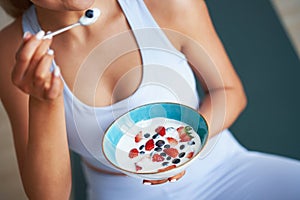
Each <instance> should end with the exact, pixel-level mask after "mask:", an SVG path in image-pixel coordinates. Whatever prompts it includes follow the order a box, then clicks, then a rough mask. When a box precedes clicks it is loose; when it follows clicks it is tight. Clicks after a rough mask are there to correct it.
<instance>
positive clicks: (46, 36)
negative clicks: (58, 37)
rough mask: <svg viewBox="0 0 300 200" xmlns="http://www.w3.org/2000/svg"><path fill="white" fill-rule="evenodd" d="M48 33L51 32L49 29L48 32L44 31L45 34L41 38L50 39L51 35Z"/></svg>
mask: <svg viewBox="0 0 300 200" xmlns="http://www.w3.org/2000/svg"><path fill="white" fill-rule="evenodd" d="M50 33H51V31H48V32H47V33H46V35H45V36H44V37H43V39H44V40H46V39H49V40H51V39H52V38H53V36H52V35H50Z"/></svg>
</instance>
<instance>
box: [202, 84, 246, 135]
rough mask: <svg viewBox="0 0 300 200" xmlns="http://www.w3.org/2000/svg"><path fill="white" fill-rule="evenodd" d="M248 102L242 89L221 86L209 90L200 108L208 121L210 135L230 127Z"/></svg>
mask: <svg viewBox="0 0 300 200" xmlns="http://www.w3.org/2000/svg"><path fill="white" fill-rule="evenodd" d="M246 104H247V99H246V96H245V94H244V92H243V90H242V89H237V88H220V89H215V90H211V91H209V92H208V93H207V95H206V96H205V97H204V99H203V101H202V103H201V105H200V108H199V112H200V113H201V115H202V116H203V117H204V118H205V119H206V121H207V123H208V127H209V137H210V138H211V137H213V136H215V135H217V134H218V133H220V132H221V131H222V130H224V129H226V128H229V127H230V126H231V125H232V124H233V123H234V121H235V120H236V119H237V117H238V116H239V115H240V113H241V112H242V111H243V110H244V108H245V107H246Z"/></svg>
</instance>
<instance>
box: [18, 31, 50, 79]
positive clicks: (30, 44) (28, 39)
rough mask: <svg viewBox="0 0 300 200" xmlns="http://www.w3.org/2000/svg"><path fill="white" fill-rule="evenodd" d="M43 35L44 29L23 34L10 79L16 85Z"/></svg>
mask: <svg viewBox="0 0 300 200" xmlns="http://www.w3.org/2000/svg"><path fill="white" fill-rule="evenodd" d="M44 35H45V32H44V31H40V32H38V33H37V34H36V35H35V36H30V35H25V38H24V39H23V40H24V41H23V44H22V45H21V47H20V48H19V50H18V52H17V53H16V64H15V67H14V69H13V72H12V80H13V82H14V83H15V84H16V85H18V84H20V83H21V82H22V79H23V77H24V75H25V73H26V71H27V69H28V67H29V66H30V62H31V59H32V57H33V55H34V53H35V51H36V49H37V48H38V46H39V45H40V44H41V42H42V38H43V36H44Z"/></svg>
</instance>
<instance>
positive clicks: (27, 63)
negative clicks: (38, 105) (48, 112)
mask: <svg viewBox="0 0 300 200" xmlns="http://www.w3.org/2000/svg"><path fill="white" fill-rule="evenodd" d="M44 35H45V32H44V31H40V32H38V33H37V34H36V35H31V34H30V33H25V34H24V37H23V43H22V45H21V46H20V48H19V50H18V52H17V54H16V64H15V66H14V69H13V72H12V81H13V83H14V84H15V85H16V86H17V87H18V88H20V89H21V90H23V91H24V92H25V93H27V94H29V95H31V96H34V97H35V98H37V99H40V100H53V99H55V98H57V97H58V96H59V95H60V94H61V93H62V88H63V84H62V80H61V78H60V70H59V68H56V69H55V70H54V71H53V72H52V73H51V70H50V68H51V66H52V62H53V58H54V51H53V50H51V49H49V48H50V44H51V42H52V38H48V39H43V36H44Z"/></svg>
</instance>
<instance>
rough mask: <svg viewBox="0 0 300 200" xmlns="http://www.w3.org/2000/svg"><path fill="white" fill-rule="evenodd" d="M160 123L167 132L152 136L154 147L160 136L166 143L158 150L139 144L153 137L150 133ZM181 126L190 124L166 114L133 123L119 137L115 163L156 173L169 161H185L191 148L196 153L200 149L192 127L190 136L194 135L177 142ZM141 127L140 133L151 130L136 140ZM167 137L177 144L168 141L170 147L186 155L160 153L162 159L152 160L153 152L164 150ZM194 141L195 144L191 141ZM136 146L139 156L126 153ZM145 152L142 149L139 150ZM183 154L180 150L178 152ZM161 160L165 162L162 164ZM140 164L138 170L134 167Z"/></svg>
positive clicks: (169, 164)
mask: <svg viewBox="0 0 300 200" xmlns="http://www.w3.org/2000/svg"><path fill="white" fill-rule="evenodd" d="M159 126H163V127H165V128H166V135H165V136H160V135H159V136H158V137H157V138H155V139H153V140H154V148H156V147H157V146H156V145H155V143H156V142H157V141H159V140H162V141H164V142H165V144H164V145H163V146H162V147H161V150H160V151H156V150H154V149H152V150H151V151H147V150H145V147H143V148H140V147H141V146H143V145H145V143H146V142H147V141H149V140H150V139H152V137H153V136H154V135H155V134H156V135H157V133H156V132H155V129H156V128H157V127H159ZM181 126H184V127H186V126H189V125H187V124H185V123H183V122H180V121H177V120H171V119H167V118H161V117H158V118H153V119H150V120H145V121H141V122H138V123H137V124H135V126H133V127H132V128H131V129H129V130H128V132H127V133H126V134H124V136H123V137H122V138H121V139H120V141H119V143H118V145H117V147H116V161H117V163H118V165H119V166H120V167H121V168H123V169H125V170H127V171H131V172H138V173H155V172H157V171H158V170H159V169H163V168H166V167H168V166H172V165H176V166H179V165H182V164H184V163H185V162H187V161H189V160H190V158H187V154H188V153H190V152H194V155H193V156H195V155H196V154H197V153H198V152H199V151H200V149H201V139H200V137H199V136H198V134H197V133H196V132H195V131H194V130H191V131H190V133H191V136H192V137H193V139H192V140H191V141H189V142H180V138H179V134H178V132H177V130H176V129H177V128H178V127H181ZM140 131H142V133H143V135H145V134H146V133H148V134H150V136H149V137H148V138H145V137H143V138H142V139H141V141H140V142H135V136H136V134H137V133H139V132H140ZM168 137H172V138H174V139H176V141H178V144H176V145H174V144H173V145H171V148H175V149H177V151H178V153H179V154H180V153H183V152H185V155H184V156H183V157H180V158H179V155H178V156H177V157H176V158H172V157H171V158H170V156H168V155H166V156H163V159H164V160H163V161H160V162H153V161H152V159H153V156H154V155H155V154H159V155H161V153H163V152H164V149H165V148H164V146H165V145H166V144H169V143H168V139H167V138H168ZM191 143H194V144H191ZM182 145H184V148H183V149H182ZM180 147H181V148H180ZM134 148H136V149H137V150H138V151H139V154H138V156H136V157H134V158H130V157H129V152H130V150H131V149H134ZM141 152H144V153H141ZM181 155H183V154H181ZM175 159H179V161H180V162H179V163H174V162H173V161H174V160H175ZM163 163H164V164H163ZM137 166H138V167H139V168H141V169H139V170H137V169H136V167H137Z"/></svg>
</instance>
